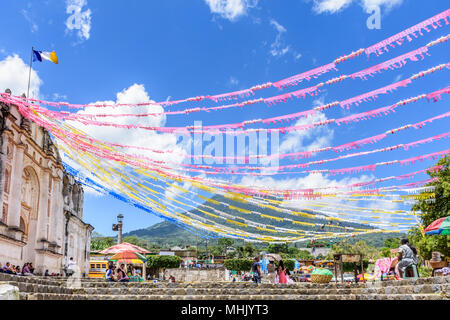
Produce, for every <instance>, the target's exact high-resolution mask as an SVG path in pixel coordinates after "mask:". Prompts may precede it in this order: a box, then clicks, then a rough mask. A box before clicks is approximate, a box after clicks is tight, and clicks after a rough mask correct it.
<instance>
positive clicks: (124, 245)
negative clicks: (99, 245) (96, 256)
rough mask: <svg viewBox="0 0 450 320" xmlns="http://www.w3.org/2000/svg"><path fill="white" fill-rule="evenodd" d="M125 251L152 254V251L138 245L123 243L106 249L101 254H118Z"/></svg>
mask: <svg viewBox="0 0 450 320" xmlns="http://www.w3.org/2000/svg"><path fill="white" fill-rule="evenodd" d="M125 251H132V252H137V253H150V251H148V250H145V249H144V248H141V247H139V246H137V245H134V244H131V243H128V242H123V243H121V244H116V245H114V246H112V247H109V248H106V249H105V250H102V251H100V252H99V253H100V254H116V253H119V252H125Z"/></svg>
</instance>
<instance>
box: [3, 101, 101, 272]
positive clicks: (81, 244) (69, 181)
mask: <svg viewBox="0 0 450 320" xmlns="http://www.w3.org/2000/svg"><path fill="white" fill-rule="evenodd" d="M9 93H10V92H9ZM0 108H1V114H0V208H1V210H2V211H1V214H0V262H1V263H2V264H5V263H6V262H10V263H11V264H14V265H19V266H20V267H22V265H23V264H24V263H25V262H31V263H33V265H34V267H35V273H38V274H43V273H44V272H45V270H47V269H48V270H49V272H50V273H63V268H64V267H65V266H66V265H67V262H68V260H69V259H70V257H73V259H74V261H75V262H76V263H77V265H78V266H79V267H80V269H81V273H82V274H84V275H87V273H88V261H89V252H90V239H91V232H92V230H93V229H94V228H93V227H92V226H91V225H89V224H86V223H85V222H83V220H82V219H83V199H84V191H83V188H82V186H81V185H80V184H79V183H77V182H76V181H75V179H74V177H73V176H71V175H69V174H68V173H67V172H65V171H64V167H63V165H62V162H61V158H60V155H59V153H58V149H57V147H56V145H55V144H54V143H53V142H52V139H51V137H50V135H49V133H48V132H47V130H45V129H44V128H42V127H40V126H38V125H37V124H35V123H33V122H30V121H29V120H27V119H26V118H24V117H23V116H22V115H21V114H20V113H19V111H18V108H17V107H16V106H15V105H6V104H3V103H0Z"/></svg>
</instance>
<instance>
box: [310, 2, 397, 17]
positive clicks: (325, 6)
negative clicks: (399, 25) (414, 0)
mask: <svg viewBox="0 0 450 320" xmlns="http://www.w3.org/2000/svg"><path fill="white" fill-rule="evenodd" d="M313 2H314V5H313V11H314V12H315V13H318V14H321V13H330V14H334V13H338V12H340V11H342V10H344V9H346V8H347V7H348V6H350V5H351V4H352V3H359V5H360V6H362V7H363V9H364V10H365V11H367V10H370V9H371V8H373V7H383V8H384V9H385V10H386V11H389V10H391V9H392V8H394V7H395V6H399V5H401V4H402V3H403V0H313Z"/></svg>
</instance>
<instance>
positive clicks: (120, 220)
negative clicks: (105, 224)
mask: <svg viewBox="0 0 450 320" xmlns="http://www.w3.org/2000/svg"><path fill="white" fill-rule="evenodd" d="M122 227H123V214H121V213H119V214H118V215H117V224H113V226H112V230H113V231H118V232H119V234H118V236H117V244H121V243H122Z"/></svg>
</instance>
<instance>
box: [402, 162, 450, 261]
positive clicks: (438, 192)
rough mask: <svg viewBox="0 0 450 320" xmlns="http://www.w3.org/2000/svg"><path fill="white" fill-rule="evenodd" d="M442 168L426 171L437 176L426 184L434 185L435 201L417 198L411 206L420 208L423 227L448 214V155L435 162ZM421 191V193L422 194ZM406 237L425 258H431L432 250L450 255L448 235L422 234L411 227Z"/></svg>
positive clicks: (449, 193)
mask: <svg viewBox="0 0 450 320" xmlns="http://www.w3.org/2000/svg"><path fill="white" fill-rule="evenodd" d="M437 164H438V165H442V166H443V167H444V168H443V170H440V171H439V172H428V175H429V176H430V177H431V178H438V179H439V180H438V181H435V182H432V183H429V184H427V186H435V190H434V193H435V201H427V200H426V199H421V200H419V201H418V202H417V203H416V204H414V205H413V206H412V210H415V211H417V210H421V211H422V215H420V220H421V223H422V225H423V227H424V228H426V227H427V226H428V225H430V224H431V223H432V222H433V221H435V220H437V219H439V218H443V217H447V216H449V215H450V170H449V164H450V157H448V156H446V157H444V158H442V159H440V160H439V161H438V163H437ZM424 193H425V192H422V193H421V194H424ZM408 237H409V240H410V242H411V243H413V244H414V245H415V246H416V248H417V249H418V250H419V254H420V255H421V256H422V257H423V258H424V259H426V260H428V259H431V253H432V252H433V251H439V252H441V253H442V254H444V255H447V256H449V255H450V236H449V235H430V236H428V235H425V236H423V235H422V232H421V231H420V229H419V228H412V229H410V230H409V232H408Z"/></svg>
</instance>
